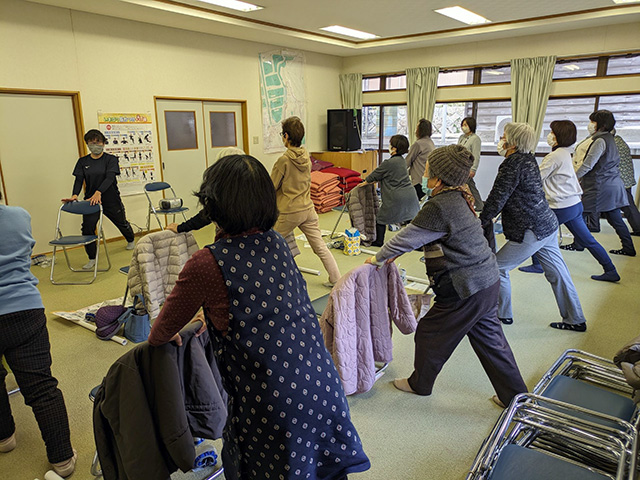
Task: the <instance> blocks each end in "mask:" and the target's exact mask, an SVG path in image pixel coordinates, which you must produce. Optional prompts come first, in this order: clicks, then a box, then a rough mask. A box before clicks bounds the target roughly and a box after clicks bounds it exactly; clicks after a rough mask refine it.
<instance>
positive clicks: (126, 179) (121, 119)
mask: <svg viewBox="0 0 640 480" xmlns="http://www.w3.org/2000/svg"><path fill="white" fill-rule="evenodd" d="M151 118H152V117H151V114H150V113H102V112H98V125H99V128H100V131H101V132H102V133H103V134H104V136H105V137H107V144H106V145H105V147H104V151H105V152H107V153H110V154H111V155H115V156H116V157H118V160H119V162H120V176H119V177H118V189H119V190H120V193H121V194H122V195H136V194H139V193H144V185H145V184H146V183H149V182H154V181H156V179H157V178H156V171H155V159H154V155H153V152H154V147H153V129H152V127H153V123H152V120H151Z"/></svg>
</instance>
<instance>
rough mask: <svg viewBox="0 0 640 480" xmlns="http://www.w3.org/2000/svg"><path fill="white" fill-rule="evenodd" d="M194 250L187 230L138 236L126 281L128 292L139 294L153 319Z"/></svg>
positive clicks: (192, 241)
mask: <svg viewBox="0 0 640 480" xmlns="http://www.w3.org/2000/svg"><path fill="white" fill-rule="evenodd" d="M197 251H198V244H197V243H196V239H195V238H194V237H193V235H192V234H191V233H178V234H175V233H173V232H171V231H169V230H164V231H162V232H155V233H150V234H149V235H145V236H144V237H142V238H141V239H140V240H139V241H138V243H137V244H136V248H135V249H134V250H133V258H132V259H131V265H130V267H129V276H128V279H127V284H128V285H129V292H130V293H131V295H132V296H133V295H137V294H140V293H142V295H143V297H144V301H145V304H146V307H147V311H148V312H149V318H150V319H151V320H152V321H153V320H154V319H155V318H156V317H157V316H158V314H159V313H160V308H161V307H162V304H163V303H164V301H165V299H166V298H167V296H168V295H169V294H170V293H171V290H173V287H174V285H175V284H176V280H178V274H179V273H180V270H182V267H183V266H184V264H185V263H187V260H189V258H190V257H191V255H193V254H194V253H195V252H197Z"/></svg>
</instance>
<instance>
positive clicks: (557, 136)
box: [519, 120, 620, 282]
mask: <svg viewBox="0 0 640 480" xmlns="http://www.w3.org/2000/svg"><path fill="white" fill-rule="evenodd" d="M550 127H551V132H549V135H547V143H548V144H549V146H550V147H551V148H552V152H551V153H550V154H549V155H547V156H546V157H544V159H543V160H542V163H541V164H540V176H541V177H542V186H543V188H544V194H545V196H546V198H547V201H548V202H549V206H550V207H551V210H552V211H553V213H555V215H556V217H557V218H558V223H559V224H561V225H562V224H564V225H566V226H567V228H568V229H569V231H570V232H571V233H572V234H573V237H574V238H575V239H577V240H578V241H579V242H580V244H581V245H584V247H585V248H586V249H588V250H589V252H591V255H593V257H594V258H595V259H596V260H597V261H598V263H599V264H600V265H602V268H603V269H604V273H603V274H602V275H591V278H592V279H594V280H602V281H606V282H617V281H618V280H620V276H619V275H618V272H616V267H615V266H614V265H613V262H612V261H611V258H609V255H607V251H606V250H605V249H604V248H602V245H600V244H599V243H598V242H597V241H596V239H595V238H593V235H591V232H589V229H588V228H587V225H586V224H585V222H584V219H583V218H582V203H581V202H580V197H581V194H582V189H581V188H580V183H579V182H578V178H577V177H576V174H575V172H574V170H573V165H572V162H571V152H570V151H569V147H570V146H571V145H573V144H574V143H575V141H576V126H575V124H574V123H573V122H572V121H570V120H558V121H555V122H551V125H550ZM519 270H521V271H523V272H529V273H542V265H540V261H539V260H538V257H536V256H535V255H534V256H533V264H532V265H529V266H527V267H521V268H520V269H519Z"/></svg>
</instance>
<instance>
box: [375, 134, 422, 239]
mask: <svg viewBox="0 0 640 480" xmlns="http://www.w3.org/2000/svg"><path fill="white" fill-rule="evenodd" d="M408 151H409V140H408V139H407V137H405V136H404V135H394V136H393V137H391V140H389V153H390V154H391V158H388V159H387V160H385V161H384V162H382V164H381V165H380V166H379V167H378V168H376V169H375V170H374V171H373V172H371V174H370V175H369V176H368V177H367V178H366V179H365V182H364V183H365V184H366V183H374V182H380V191H381V193H382V206H381V207H380V210H378V217H377V218H376V241H375V242H373V243H372V244H371V245H372V246H374V247H381V246H382V244H383V243H384V234H385V232H386V230H387V225H390V224H392V223H404V222H407V221H409V220H411V219H412V218H413V217H415V216H416V213H418V210H420V205H419V204H418V199H417V198H416V192H415V190H414V188H413V187H412V186H411V179H410V178H409V174H408V173H407V166H406V164H405V161H404V157H403V155H404V154H405V153H407V152H408Z"/></svg>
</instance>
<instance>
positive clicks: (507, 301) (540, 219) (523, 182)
mask: <svg viewBox="0 0 640 480" xmlns="http://www.w3.org/2000/svg"><path fill="white" fill-rule="evenodd" d="M536 143H537V138H536V134H535V132H534V130H533V128H531V126H530V125H528V124H526V123H509V124H507V125H506V126H505V128H504V135H502V137H501V138H500V142H499V143H498V152H499V153H500V155H503V156H504V157H505V160H504V161H503V162H502V164H501V165H500V168H499V169H498V175H497V177H496V180H495V182H494V184H493V188H492V189H491V193H489V197H488V198H487V200H486V202H485V204H484V209H483V211H482V213H481V214H480V220H481V221H482V223H483V225H487V224H489V223H490V222H492V221H493V219H494V218H495V217H497V216H498V214H499V213H500V212H502V225H503V227H504V235H505V237H507V240H508V241H507V243H506V244H505V245H504V246H503V247H502V248H501V249H500V251H498V253H497V254H496V258H497V260H498V268H499V269H500V295H499V299H498V317H499V318H500V320H501V321H502V323H504V324H506V325H509V324H511V323H513V313H512V310H511V282H510V280H509V272H510V271H511V270H513V269H514V268H516V267H517V266H518V265H520V264H521V263H522V262H524V261H525V260H526V259H527V258H528V257H530V256H531V255H533V254H534V253H535V254H536V256H537V257H538V259H539V260H540V263H541V264H542V268H543V270H544V274H545V277H546V278H547V281H548V282H549V283H550V284H551V288H552V289H553V293H554V295H555V297H556V302H557V304H558V309H559V310H560V315H561V316H562V322H554V323H551V325H550V326H551V327H553V328H559V329H561V330H574V331H578V332H584V331H585V330H586V329H587V324H586V320H585V318H584V314H583V313H582V307H581V305H580V299H579V298H578V292H577V291H576V288H575V286H574V285H573V280H571V274H570V273H569V269H568V268H567V265H566V264H565V262H564V259H563V258H562V254H561V253H560V249H559V248H558V240H557V233H558V220H557V219H556V216H555V215H554V214H553V212H552V211H551V209H550V208H549V204H548V203H547V200H546V199H545V196H544V191H543V189H542V178H541V177H540V169H539V168H538V164H537V163H536V159H535V157H534V156H533V153H531V152H532V150H533V149H534V148H535V145H536Z"/></svg>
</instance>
